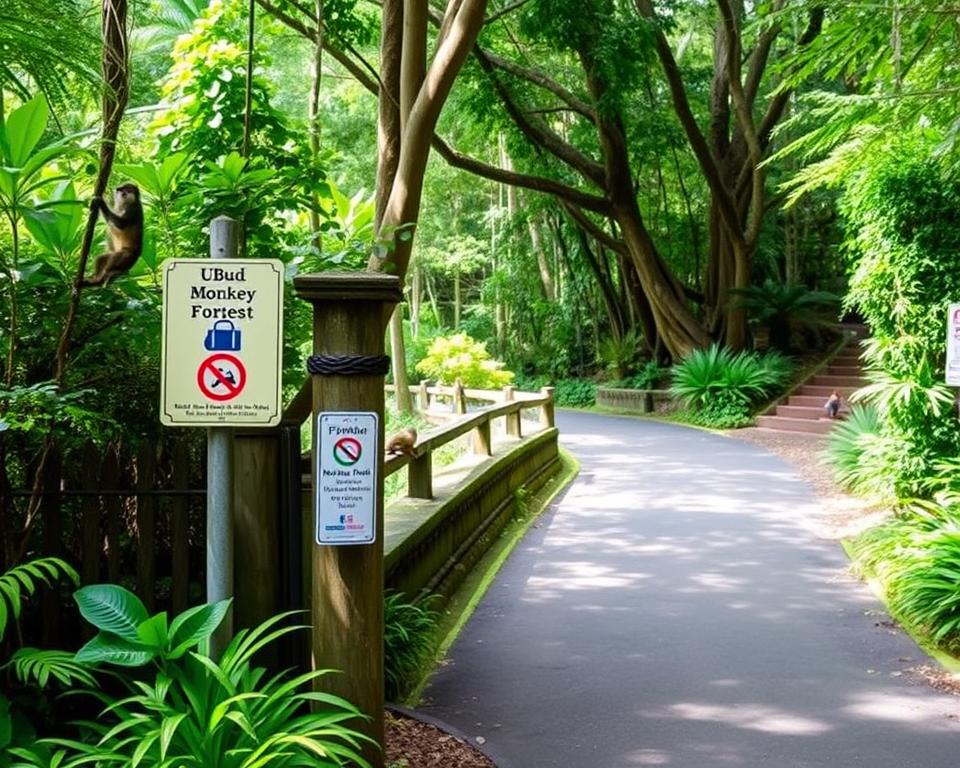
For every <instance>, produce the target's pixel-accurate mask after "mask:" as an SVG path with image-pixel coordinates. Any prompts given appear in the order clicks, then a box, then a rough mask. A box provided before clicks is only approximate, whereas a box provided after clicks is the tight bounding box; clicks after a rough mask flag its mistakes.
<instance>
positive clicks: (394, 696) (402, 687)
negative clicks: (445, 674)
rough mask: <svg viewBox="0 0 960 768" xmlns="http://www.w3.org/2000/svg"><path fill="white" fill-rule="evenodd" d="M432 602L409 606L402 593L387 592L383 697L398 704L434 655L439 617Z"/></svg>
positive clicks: (384, 619)
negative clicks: (384, 687)
mask: <svg viewBox="0 0 960 768" xmlns="http://www.w3.org/2000/svg"><path fill="white" fill-rule="evenodd" d="M432 602H433V601H432V600H431V599H429V598H428V599H425V600H420V601H417V602H408V601H406V600H405V599H404V593H402V592H387V594H386V596H385V598H384V613H383V632H384V634H383V654H384V655H383V664H384V670H383V671H384V681H385V683H386V697H387V700H388V701H397V700H398V699H399V698H400V697H402V696H403V695H404V694H405V693H407V692H408V691H409V689H410V687H411V686H412V685H414V684H416V682H417V678H418V677H419V675H420V674H421V673H422V672H423V667H424V664H425V663H426V662H427V661H428V660H429V658H430V653H431V652H432V651H433V648H434V645H435V642H436V637H435V632H436V629H437V624H438V622H439V620H440V614H438V613H437V612H436V611H434V610H433V609H432V608H431V607H430V605H431V603H432Z"/></svg>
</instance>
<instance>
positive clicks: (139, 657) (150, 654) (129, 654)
mask: <svg viewBox="0 0 960 768" xmlns="http://www.w3.org/2000/svg"><path fill="white" fill-rule="evenodd" d="M156 656H157V650H156V649H154V648H148V647H146V646H144V645H142V644H140V643H135V642H130V641H129V640H125V639H124V638H122V637H119V636H117V635H112V634H110V633H109V632H101V633H100V634H98V635H97V636H96V637H95V638H93V640H91V641H90V642H89V643H87V644H86V645H85V646H83V648H81V649H80V650H79V651H77V653H76V655H75V656H74V660H75V661H77V662H78V663H81V664H88V665H92V664H116V665H117V666H118V667H142V666H143V665H144V664H146V663H147V662H149V661H151V660H152V659H154V658H155V657H156Z"/></svg>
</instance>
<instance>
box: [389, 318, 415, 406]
mask: <svg viewBox="0 0 960 768" xmlns="http://www.w3.org/2000/svg"><path fill="white" fill-rule="evenodd" d="M390 353H391V355H392V356H393V360H391V361H390V362H391V365H392V367H393V383H394V385H395V386H396V393H397V398H396V403H397V410H398V411H400V413H413V397H412V396H411V395H410V381H409V380H408V379H407V353H406V347H405V345H404V343H403V305H402V304H398V305H397V308H396V309H394V310H393V315H392V316H391V317H390Z"/></svg>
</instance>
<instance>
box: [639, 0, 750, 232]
mask: <svg viewBox="0 0 960 768" xmlns="http://www.w3.org/2000/svg"><path fill="white" fill-rule="evenodd" d="M635 3H636V6H637V10H638V11H639V13H640V15H641V16H642V17H643V18H645V19H648V20H649V21H650V22H652V23H653V25H654V37H655V41H656V48H657V57H658V58H659V59H660V64H661V66H662V68H663V72H664V74H665V75H666V77H667V83H668V85H669V87H670V95H671V97H672V98H673V107H674V111H675V112H676V114H677V117H678V118H679V120H680V124H681V125H682V126H683V130H684V132H685V133H686V134H687V140H688V141H689V142H690V147H691V149H692V150H693V154H694V156H695V157H696V158H697V162H698V163H699V164H700V168H701V169H702V171H703V175H704V178H705V179H706V182H707V185H708V186H709V187H710V191H711V192H712V193H713V195H714V197H715V198H716V200H717V206H718V209H719V211H720V215H721V217H722V218H723V223H724V226H725V227H726V229H727V231H728V233H729V234H730V237H731V238H732V239H733V240H734V242H736V243H737V244H738V245H739V246H741V247H742V246H743V245H745V243H744V242H743V232H742V229H741V225H740V217H739V216H738V215H737V209H736V205H735V203H734V199H733V196H732V195H731V194H730V190H728V189H727V187H726V185H725V184H724V182H723V178H722V176H721V174H720V166H719V163H718V162H717V159H716V158H715V157H714V156H713V153H712V152H711V151H710V147H709V146H708V145H707V141H706V139H705V138H704V136H703V133H701V132H700V128H699V126H698V125H697V120H696V118H695V117H694V116H693V110H692V109H691V108H690V102H689V100H688V99H687V93H686V88H685V87H684V84H683V76H682V75H681V74H680V68H679V67H678V66H677V61H676V59H675V58H674V57H673V51H671V50H670V43H669V42H668V41H667V37H666V35H664V33H663V30H661V29H660V27H659V25H658V24H657V17H656V14H655V13H654V10H653V3H652V2H651V0H635Z"/></svg>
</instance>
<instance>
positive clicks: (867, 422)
mask: <svg viewBox="0 0 960 768" xmlns="http://www.w3.org/2000/svg"><path fill="white" fill-rule="evenodd" d="M898 456H899V450H898V449H897V446H896V444H895V443H894V442H892V441H891V440H890V439H889V438H887V437H884V435H883V425H882V423H881V421H880V416H879V414H878V413H877V410H876V409H875V408H873V407H870V406H863V405H854V406H853V408H851V409H850V416H849V417H848V418H847V419H846V420H844V421H839V422H837V424H836V425H834V427H833V429H832V430H830V434H829V437H828V438H827V447H826V451H825V452H824V459H823V461H824V463H825V464H826V465H827V466H828V467H829V468H830V470H831V471H832V472H833V476H834V478H835V479H836V481H837V483H838V484H839V485H840V486H841V487H842V488H845V489H846V490H848V491H854V492H856V493H862V494H864V495H867V496H875V497H879V498H890V497H891V496H892V495H893V477H892V475H891V468H892V464H894V463H895V462H896V461H897V458H898Z"/></svg>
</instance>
